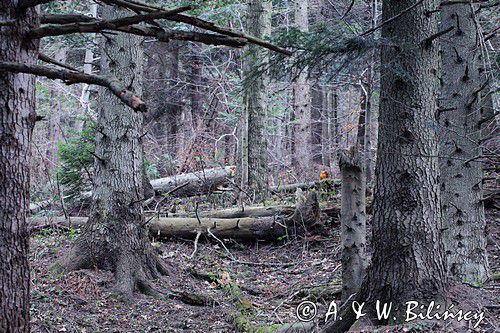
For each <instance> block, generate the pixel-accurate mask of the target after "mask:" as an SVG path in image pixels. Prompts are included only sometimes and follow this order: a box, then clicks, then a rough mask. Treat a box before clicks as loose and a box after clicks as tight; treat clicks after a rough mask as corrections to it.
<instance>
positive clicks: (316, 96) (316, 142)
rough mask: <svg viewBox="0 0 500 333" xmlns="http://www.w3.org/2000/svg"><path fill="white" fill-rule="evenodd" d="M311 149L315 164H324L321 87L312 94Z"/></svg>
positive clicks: (315, 88) (316, 88)
mask: <svg viewBox="0 0 500 333" xmlns="http://www.w3.org/2000/svg"><path fill="white" fill-rule="evenodd" d="M311 97H312V98H311V104H312V110H311V135H312V138H311V148H312V160H313V161H314V163H315V164H318V165H320V164H322V162H323V151H322V145H321V138H322V136H323V118H322V116H323V91H322V89H321V87H320V86H315V87H314V88H313V90H312V94H311Z"/></svg>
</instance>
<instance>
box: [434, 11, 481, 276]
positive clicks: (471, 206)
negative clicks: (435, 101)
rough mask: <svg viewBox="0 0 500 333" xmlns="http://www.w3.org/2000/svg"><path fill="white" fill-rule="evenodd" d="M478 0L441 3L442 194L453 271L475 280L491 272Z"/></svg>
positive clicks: (449, 263)
mask: <svg viewBox="0 0 500 333" xmlns="http://www.w3.org/2000/svg"><path fill="white" fill-rule="evenodd" d="M474 7H475V6H473V5H472V4H469V3H467V4H466V3H457V4H451V5H448V6H443V7H442V8H441V15H442V17H441V20H442V23H441V30H445V29H447V28H449V27H454V29H453V30H452V31H451V32H450V33H448V34H447V35H445V36H443V43H442V62H443V75H442V90H441V99H440V101H441V103H440V110H441V111H442V112H441V114H440V119H439V120H440V125H441V128H442V131H441V133H442V134H441V137H440V157H441V160H440V167H441V195H442V209H443V219H444V224H445V231H444V233H443V236H444V240H445V244H446V250H447V251H446V253H447V257H448V272H449V274H450V275H451V276H453V277H454V278H457V279H458V280H460V281H462V282H467V283H470V284H482V283H483V282H484V281H486V279H487V278H488V259H487V255H486V221H485V215H484V206H483V202H482V179H483V170H482V164H481V162H480V161H479V160H477V157H478V156H480V155H481V154H482V149H481V146H480V140H481V128H480V120H481V114H480V96H479V95H480V93H481V92H480V91H481V85H482V83H483V82H484V80H482V79H481V78H482V75H480V72H479V70H478V66H479V65H480V63H479V62H480V60H479V55H480V53H481V45H480V43H479V41H480V34H481V32H480V30H479V29H478V26H477V24H478V23H477V22H475V12H474Z"/></svg>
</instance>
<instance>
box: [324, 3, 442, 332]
mask: <svg viewBox="0 0 500 333" xmlns="http://www.w3.org/2000/svg"><path fill="white" fill-rule="evenodd" d="M416 4H418V6H417V5H416ZM411 6H413V7H412V10H411V11H405V10H407V9H408V8H409V7H411ZM436 8H439V1H438V0H424V1H418V0H403V1H401V0H388V1H384V2H383V11H382V12H383V21H387V20H390V19H392V20H391V21H389V22H388V23H386V24H385V25H384V26H383V27H382V38H383V39H385V40H388V41H390V45H389V44H386V45H384V46H382V50H381V67H382V68H384V75H383V76H382V78H381V96H380V121H379V141H378V158H377V163H376V183H375V198H374V214H373V229H372V232H373V236H372V240H373V249H374V253H373V256H372V261H371V264H370V266H369V268H368V269H367V273H366V277H365V279H364V281H363V284H362V286H361V289H360V291H359V292H358V293H357V294H356V296H355V297H354V298H353V300H356V301H358V302H365V301H366V305H365V307H364V308H365V309H367V317H368V318H370V319H372V320H373V322H374V323H377V324H385V323H387V322H391V323H393V322H397V323H400V322H404V320H405V311H404V309H405V303H406V302H407V301H409V300H413V301H417V302H419V303H420V304H429V302H431V301H435V302H436V303H437V304H441V303H443V301H444V298H445V287H446V284H447V276H446V260H445V253H444V245H443V242H442V239H441V230H442V218H441V207H440V190H439V181H438V178H439V161H438V157H437V156H438V140H437V135H436V132H435V131H434V129H433V127H432V126H430V124H432V119H434V112H435V110H436V108H437V105H436V101H437V93H438V77H437V75H438V72H439V71H438V70H439V55H438V45H437V41H436V40H434V41H429V39H428V38H429V37H431V36H433V35H435V34H436V33H437V31H438V17H437V15H427V13H428V12H431V11H432V10H434V9H436ZM400 14H401V15H400ZM394 17H395V18H394ZM426 40H427V41H428V42H426ZM377 300H379V301H380V302H381V303H382V304H383V303H389V302H392V311H391V318H389V319H387V320H384V319H381V320H379V319H378V318H377V316H376V313H375V302H376V301H377ZM441 306H443V305H441ZM393 315H394V316H393ZM341 316H342V318H343V320H342V321H336V322H332V323H330V324H329V325H327V326H326V327H325V330H324V331H325V332H345V331H347V330H348V329H349V327H350V326H351V325H352V324H353V323H354V321H355V320H356V316H355V315H354V313H353V311H352V309H349V308H347V309H346V310H345V311H344V312H343V313H342V314H341ZM393 317H394V318H395V319H394V318H393Z"/></svg>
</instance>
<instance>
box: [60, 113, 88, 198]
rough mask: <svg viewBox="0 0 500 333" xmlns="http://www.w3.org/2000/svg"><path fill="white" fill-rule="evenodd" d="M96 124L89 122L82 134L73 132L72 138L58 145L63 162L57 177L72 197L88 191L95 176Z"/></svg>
mask: <svg viewBox="0 0 500 333" xmlns="http://www.w3.org/2000/svg"><path fill="white" fill-rule="evenodd" d="M95 131H96V124H95V122H93V121H88V122H87V124H86V126H85V128H84V129H83V130H82V131H81V132H77V131H73V133H72V135H73V136H72V137H71V138H70V139H68V140H67V141H66V142H60V143H59V144H58V157H59V160H60V161H61V162H60V163H61V164H60V166H59V168H58V170H57V176H58V179H59V181H60V182H61V185H64V186H66V187H67V188H68V192H67V194H68V195H69V196H70V197H72V196H75V195H77V194H79V193H81V192H82V191H85V190H87V189H88V187H89V186H90V184H91V177H92V174H93V165H94V155H93V154H94V152H95Z"/></svg>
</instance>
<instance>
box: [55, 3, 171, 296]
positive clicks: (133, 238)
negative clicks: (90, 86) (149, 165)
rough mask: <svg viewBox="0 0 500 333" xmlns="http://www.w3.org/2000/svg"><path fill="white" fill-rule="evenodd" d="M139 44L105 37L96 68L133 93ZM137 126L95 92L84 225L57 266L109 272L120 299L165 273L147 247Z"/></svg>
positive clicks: (132, 116) (133, 117)
mask: <svg viewBox="0 0 500 333" xmlns="http://www.w3.org/2000/svg"><path fill="white" fill-rule="evenodd" d="M125 13H126V11H125V10H117V9H116V8H115V7H112V6H104V8H103V14H102V15H103V17H104V18H105V19H112V18H115V17H119V15H120V14H122V16H123V14H125ZM141 43H142V38H139V37H136V36H132V35H124V34H119V35H115V36H113V37H109V36H107V37H106V38H105V39H104V40H103V44H102V52H101V54H102V58H101V70H102V71H103V72H104V73H106V74H112V75H114V76H116V77H118V78H120V79H121V81H122V82H124V83H125V84H126V85H128V86H130V88H131V89H132V90H134V91H135V93H136V94H138V95H140V94H141V93H142V88H141V86H142V64H143V50H142V45H141ZM142 124H143V114H142V113H140V112H135V111H133V110H131V109H129V108H125V107H124V106H123V104H122V103H121V102H120V101H119V100H118V99H117V98H116V97H115V96H113V94H111V93H110V92H109V91H108V90H104V89H102V90H101V91H100V94H99V103H98V120H97V135H96V150H95V156H96V159H95V176H94V188H93V197H92V207H91V212H90V216H89V222H88V223H87V224H86V225H85V227H84V228H83V231H82V234H81V235H80V237H79V238H78V239H77V241H76V242H75V244H74V246H73V247H72V249H71V251H70V253H69V255H68V256H66V257H65V258H64V259H63V260H62V261H61V262H60V266H61V267H60V268H61V269H62V270H66V271H71V270H77V269H83V268H94V267H97V268H101V269H107V270H111V271H113V272H114V274H115V278H116V292H117V294H118V295H120V296H122V297H124V298H125V299H130V298H131V295H132V293H133V291H134V290H136V289H139V290H141V291H144V292H148V291H151V288H150V285H149V282H148V280H149V279H151V278H156V277H158V276H159V273H166V269H164V268H165V267H163V265H162V264H161V262H160V261H159V258H158V257H157V256H156V255H155V254H154V253H155V252H154V250H153V249H152V248H151V245H150V243H149V239H148V230H147V229H146V227H145V221H144V215H143V208H142V202H143V200H144V191H143V158H142V153H143V150H142V146H141V138H142Z"/></svg>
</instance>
